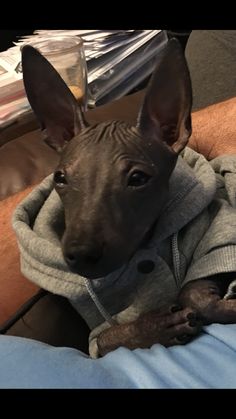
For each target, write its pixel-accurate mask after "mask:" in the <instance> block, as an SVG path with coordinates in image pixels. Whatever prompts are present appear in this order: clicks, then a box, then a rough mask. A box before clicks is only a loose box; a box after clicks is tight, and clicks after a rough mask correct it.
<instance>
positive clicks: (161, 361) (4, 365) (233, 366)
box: [0, 324, 236, 389]
mask: <svg viewBox="0 0 236 419" xmlns="http://www.w3.org/2000/svg"><path fill="white" fill-rule="evenodd" d="M0 388H103V389H106V388H113V389H115V388H157V389H173V388H184V389H197V388H198V389H199V388H236V325H219V324H213V325H211V326H207V327H205V328H204V332H203V333H202V334H201V335H200V336H198V337H197V338H196V339H195V340H194V341H192V342H190V343H189V344H187V345H185V346H173V347H171V348H164V347H163V346H161V345H159V344H156V345H154V346H153V347H152V348H151V349H136V350H135V351H130V350H128V349H126V348H119V349H117V350H115V351H114V352H111V353H109V354H107V355H106V356H105V357H103V358H100V359H96V360H94V359H91V358H89V357H88V356H87V355H84V354H83V353H81V352H80V351H78V350H76V349H71V348H58V347H52V346H49V345H46V344H44V343H40V342H37V341H33V340H30V339H25V338H20V337H13V336H3V335H1V336H0Z"/></svg>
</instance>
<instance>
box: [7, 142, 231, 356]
mask: <svg viewBox="0 0 236 419" xmlns="http://www.w3.org/2000/svg"><path fill="white" fill-rule="evenodd" d="M169 186H170V187H169V195H168V201H167V203H166V205H165V207H164V208H163V211H162V213H161V215H160V217H159V219H158V221H157V224H156V227H155V231H154V234H153V235H152V238H151V239H150V241H149V242H148V243H147V244H146V245H145V247H143V248H140V249H139V250H138V251H137V252H136V254H135V255H134V256H133V258H132V259H131V260H130V261H129V263H128V264H127V265H125V266H122V267H121V268H120V269H119V270H117V271H115V272H113V273H111V274H109V275H108V276H106V277H104V278H99V279H96V280H92V281H89V280H88V279H86V278H83V277H81V276H79V275H78V274H75V273H72V272H70V270H69V268H68V266H67V264H66V263H65V261H64V259H63V256H62V250H61V246H60V240H61V236H62V234H63V228H64V216H63V208H62V204H61V201H60V198H59V196H58V195H57V193H56V191H55V190H54V189H53V176H52V175H50V176H48V177H47V178H46V179H45V180H44V181H43V182H42V183H41V184H40V185H39V186H38V187H36V188H35V189H34V191H33V192H31V194H30V195H28V196H27V198H25V199H24V201H22V202H21V203H20V205H19V206H18V207H17V209H16V210H15V213H14V216H13V228H14V230H15V232H16V235H17V239H18V244H19V248H20V253H21V270H22V273H23V274H24V275H25V276H26V277H27V278H28V279H30V280H31V281H33V282H35V283H36V284H38V285H39V286H40V287H42V288H44V289H46V290H48V291H51V292H52V293H55V294H59V295H62V296H64V297H67V298H68V299H69V300H70V302H71V304H72V305H73V306H74V308H75V309H76V310H77V311H78V312H79V313H80V314H81V316H82V317H83V318H84V319H85V321H86V322H87V324H88V326H89V327H90V329H91V333H90V339H89V341H90V344H89V350H90V355H91V356H92V357H97V356H98V351H97V344H96V337H97V336H98V334H99V333H100V332H101V331H102V330H104V329H105V328H107V327H110V325H111V324H114V323H116V322H118V323H123V322H127V321H131V320H134V319H136V318H137V317H138V316H139V315H140V313H142V312H146V311H149V310H153V309H157V308H162V307H164V306H165V305H166V304H168V303H172V302H173V301H174V300H175V298H176V297H177V295H178V293H179V290H180V289H181V287H183V285H184V284H186V283H187V282H189V281H193V280H196V279H200V278H206V277H209V276H211V275H215V274H218V273H223V272H234V271H236V156H232V155H229V156H222V157H218V158H216V159H214V160H212V161H211V162H208V161H207V160H206V159H205V158H204V157H203V156H202V155H200V154H198V153H196V152H195V151H193V150H191V149H190V148H188V147H186V148H185V150H184V151H183V152H182V154H181V156H179V158H178V161H177V164H176V167H175V170H174V172H173V174H172V176H171V179H170V185H169ZM144 261H149V263H148V266H149V271H150V269H151V271H150V272H149V273H143V269H141V267H142V263H141V262H144ZM150 261H152V263H151V264H150ZM231 288H232V283H231ZM230 292H231V291H230V288H229V292H228V295H230Z"/></svg>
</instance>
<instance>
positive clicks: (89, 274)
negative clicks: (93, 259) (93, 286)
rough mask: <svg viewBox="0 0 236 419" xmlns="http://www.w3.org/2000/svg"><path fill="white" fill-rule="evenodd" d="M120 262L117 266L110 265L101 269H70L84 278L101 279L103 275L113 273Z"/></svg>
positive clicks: (119, 266)
mask: <svg viewBox="0 0 236 419" xmlns="http://www.w3.org/2000/svg"><path fill="white" fill-rule="evenodd" d="M121 266H122V264H119V265H117V266H111V267H109V268H101V269H81V268H79V267H78V268H76V267H75V268H71V267H70V270H71V272H73V273H76V274H78V275H80V276H82V277H84V278H87V279H89V280H91V281H92V280H95V279H103V278H104V277H106V276H108V275H110V274H112V273H114V272H115V271H117V270H118V269H119V268H121Z"/></svg>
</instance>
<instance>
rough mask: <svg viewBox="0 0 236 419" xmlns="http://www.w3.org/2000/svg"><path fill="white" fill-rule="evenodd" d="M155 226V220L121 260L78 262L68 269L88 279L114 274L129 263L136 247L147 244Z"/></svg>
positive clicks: (102, 277)
mask: <svg viewBox="0 0 236 419" xmlns="http://www.w3.org/2000/svg"><path fill="white" fill-rule="evenodd" d="M155 227H156V220H155V222H154V223H153V224H152V225H151V227H150V228H149V229H148V230H147V231H146V232H145V234H144V236H143V238H142V240H141V241H140V243H139V244H138V245H137V246H136V247H135V248H134V250H133V252H132V253H131V254H130V255H129V256H128V257H127V258H124V259H122V260H119V261H117V259H116V262H115V261H114V260H112V258H110V259H109V260H106V261H100V262H98V263H96V264H90V265H89V264H83V263H79V261H78V264H76V265H75V266H74V267H73V266H69V268H70V271H71V272H73V273H76V274H78V275H80V276H83V277H85V278H86V279H89V280H98V279H104V277H106V276H108V275H110V274H115V272H116V271H119V270H120V269H121V268H122V267H125V266H127V265H128V264H129V262H130V260H131V259H132V258H133V256H134V254H135V253H136V252H137V250H138V249H140V248H143V247H146V246H147V244H148V243H149V242H150V241H151V239H152V237H153V235H154V231H155Z"/></svg>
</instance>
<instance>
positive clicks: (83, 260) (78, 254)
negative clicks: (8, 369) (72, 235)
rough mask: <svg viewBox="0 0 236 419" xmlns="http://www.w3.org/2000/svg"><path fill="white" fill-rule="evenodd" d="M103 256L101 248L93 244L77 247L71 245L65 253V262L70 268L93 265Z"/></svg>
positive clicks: (73, 244)
mask: <svg viewBox="0 0 236 419" xmlns="http://www.w3.org/2000/svg"><path fill="white" fill-rule="evenodd" d="M102 255H103V246H102V245H98V244H97V245H95V244H86V245H84V244H83V245H78V244H76V243H72V244H71V245H70V246H69V248H67V250H66V251H65V260H66V262H67V264H68V265H69V267H70V268H76V267H78V266H80V265H90V266H91V265H95V264H96V263H98V262H99V260H100V259H101V258H102Z"/></svg>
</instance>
